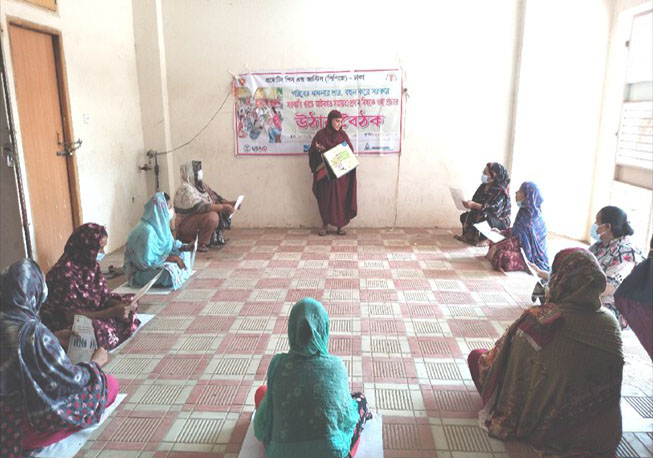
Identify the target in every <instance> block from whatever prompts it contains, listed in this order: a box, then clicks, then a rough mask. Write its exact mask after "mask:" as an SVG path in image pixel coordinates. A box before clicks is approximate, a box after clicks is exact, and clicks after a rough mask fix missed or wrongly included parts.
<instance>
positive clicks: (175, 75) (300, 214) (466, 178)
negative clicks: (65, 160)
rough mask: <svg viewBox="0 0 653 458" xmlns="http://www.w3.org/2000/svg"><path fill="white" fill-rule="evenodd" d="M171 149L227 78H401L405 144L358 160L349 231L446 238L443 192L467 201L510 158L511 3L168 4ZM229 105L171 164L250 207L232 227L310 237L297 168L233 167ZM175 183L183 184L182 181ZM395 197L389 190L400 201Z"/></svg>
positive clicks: (250, 161) (305, 177)
mask: <svg viewBox="0 0 653 458" xmlns="http://www.w3.org/2000/svg"><path fill="white" fill-rule="evenodd" d="M162 4H163V21H164V39H165V55H166V61H167V62H166V67H167V77H168V97H169V103H170V105H169V106H170V126H171V139H172V144H173V146H176V145H179V144H181V143H183V142H185V141H187V140H188V139H189V138H191V137H192V136H193V135H194V134H195V133H196V132H197V131H198V130H199V129H200V128H201V127H202V126H203V125H204V124H205V123H206V121H207V120H208V119H209V117H210V116H211V115H212V114H213V113H214V112H215V110H216V109H217V106H218V105H219V104H220V103H221V102H222V100H223V98H224V96H225V94H226V93H227V92H228V91H229V90H230V79H231V76H230V75H229V73H228V71H232V72H241V71H244V70H246V69H250V70H262V69H292V68H348V67H351V68H353V67H356V68H388V67H393V66H398V65H401V66H402V67H403V69H404V71H405V75H406V78H405V80H404V86H405V87H406V88H407V89H408V94H409V96H410V97H409V98H408V99H407V100H405V104H404V107H405V113H406V119H405V123H404V126H405V130H404V141H403V145H402V149H403V154H402V157H401V166H400V171H399V177H398V179H397V170H398V166H399V164H398V158H397V157H396V156H389V157H363V158H362V161H361V162H362V163H361V167H360V168H359V172H358V191H359V193H358V202H359V216H358V217H357V218H356V219H355V220H354V222H353V224H355V225H358V226H391V225H393V223H394V220H395V211H397V215H398V218H397V224H398V225H399V226H436V225H439V226H455V225H458V224H459V223H458V220H457V218H458V212H457V211H456V210H455V209H454V207H453V205H452V204H451V202H450V201H451V198H450V196H449V192H448V188H447V185H448V184H450V183H451V184H456V185H459V186H463V187H464V188H465V189H466V190H467V191H468V193H469V195H470V197H471V193H473V191H474V190H475V188H476V187H477V186H478V184H479V177H480V174H481V171H482V169H483V167H484V165H485V163H486V162H488V161H500V162H506V160H507V159H508V155H509V150H510V138H511V133H510V116H511V113H510V108H511V103H512V77H513V69H514V64H513V53H514V49H515V45H516V40H515V34H516V30H517V23H518V20H517V17H516V16H517V14H516V13H517V10H518V5H519V2H518V1H514V2H484V1H481V0H475V1H467V2H454V1H446V2H430V3H429V5H428V8H427V7H426V6H425V4H424V3H423V2H417V1H407V2H402V3H401V4H399V3H397V2H396V1H390V0H383V1H371V0H365V1H356V2H346V1H341V0H336V1H331V2H329V3H327V4H319V5H316V4H315V3H314V2H306V1H302V0H281V1H275V2H261V1H256V0H243V1H238V2H231V1H226V0H215V1H202V0H191V1H182V0H166V1H165V2H163V3H162ZM232 110H233V99H232V98H231V97H230V98H229V100H228V102H227V104H226V105H225V108H224V109H223V111H222V112H221V113H220V114H219V115H218V117H217V118H216V119H215V121H214V122H213V123H212V124H211V125H210V126H209V128H208V129H207V130H206V131H205V132H204V133H203V134H202V135H201V136H200V137H199V138H198V139H197V140H196V141H195V142H194V143H192V144H191V145H189V146H188V147H186V148H184V149H182V150H181V152H180V154H177V155H176V156H175V157H174V161H175V165H178V164H179V163H180V162H183V161H187V160H191V159H194V158H198V159H200V160H202V161H203V163H204V169H205V175H204V176H205V180H206V181H207V182H208V183H209V184H210V185H211V186H212V187H213V188H214V189H216V190H217V191H218V192H220V193H222V194H223V195H225V196H229V197H231V196H235V195H236V194H237V193H245V194H246V195H247V200H246V205H245V207H244V209H243V211H242V213H241V214H240V215H239V216H238V219H237V220H234V221H237V223H236V224H238V225H239V226H317V225H318V224H319V214H318V211H317V206H316V203H315V198H314V197H313V195H312V193H311V174H310V171H309V168H308V159H307V158H306V157H282V158H275V157H235V156H234V133H233V111H232ZM175 179H176V180H177V183H178V180H179V176H178V173H176V174H175ZM397 183H398V189H397Z"/></svg>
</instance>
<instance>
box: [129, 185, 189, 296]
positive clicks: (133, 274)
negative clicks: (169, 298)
mask: <svg viewBox="0 0 653 458" xmlns="http://www.w3.org/2000/svg"><path fill="white" fill-rule="evenodd" d="M173 216H174V210H173V209H172V208H171V207H170V197H169V196H168V195H167V194H165V193H163V192H157V193H156V194H154V196H152V198H151V199H150V200H149V201H148V202H147V203H146V204H145V211H144V212H143V216H141V221H140V222H139V223H138V224H137V225H136V227H134V229H132V230H131V232H130V233H129V237H127V245H126V246H125V273H126V274H127V279H128V281H129V284H130V285H132V286H143V285H145V284H146V283H147V282H149V281H150V280H151V279H152V278H154V276H155V275H156V274H158V273H159V271H160V270H161V269H163V274H162V275H161V276H160V277H159V279H158V280H157V281H156V283H155V285H154V286H159V287H164V288H172V289H178V288H180V287H181V286H182V285H183V284H184V283H185V282H186V280H188V278H189V277H190V276H191V273H192V272H193V270H192V269H193V266H192V265H191V256H190V251H193V246H192V244H186V245H184V244H183V243H181V242H180V241H179V240H175V239H174V237H173V236H172V232H171V231H170V221H171V220H172V218H173Z"/></svg>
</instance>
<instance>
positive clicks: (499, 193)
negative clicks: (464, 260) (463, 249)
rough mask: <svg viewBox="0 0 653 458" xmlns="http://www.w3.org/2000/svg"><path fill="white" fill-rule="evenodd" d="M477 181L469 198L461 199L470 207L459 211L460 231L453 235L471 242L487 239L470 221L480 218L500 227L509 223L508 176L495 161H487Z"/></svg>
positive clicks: (474, 221) (477, 221)
mask: <svg viewBox="0 0 653 458" xmlns="http://www.w3.org/2000/svg"><path fill="white" fill-rule="evenodd" d="M481 181H482V183H481V185H480V186H479V187H478V189H477V190H476V192H475V193H474V196H473V197H472V200H467V201H465V202H463V205H464V206H465V208H468V209H469V210H470V211H468V212H466V213H463V214H462V215H460V222H461V223H462V225H463V233H462V235H456V236H455V238H456V239H457V240H460V241H461V242H465V243H469V244H471V245H477V246H485V245H488V244H489V240H487V239H486V238H485V237H484V236H483V235H482V234H481V233H480V232H479V231H478V230H477V229H476V228H475V227H474V224H476V223H480V222H482V221H487V223H488V224H489V225H490V227H492V228H496V229H499V230H504V229H507V228H509V227H510V194H509V193H510V176H509V175H508V171H507V170H506V169H505V167H504V166H503V165H501V164H499V163H498V162H488V163H487V165H486V166H485V168H484V169H483V174H482V175H481Z"/></svg>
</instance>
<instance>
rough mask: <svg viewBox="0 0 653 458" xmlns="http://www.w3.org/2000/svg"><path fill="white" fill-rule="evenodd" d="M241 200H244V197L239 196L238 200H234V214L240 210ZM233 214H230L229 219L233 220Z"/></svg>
mask: <svg viewBox="0 0 653 458" xmlns="http://www.w3.org/2000/svg"><path fill="white" fill-rule="evenodd" d="M243 200H245V196H244V195H240V196H238V199H236V205H234V213H236V211H237V210H238V209H239V208H240V206H241V205H242V204H243ZM234 213H232V214H231V215H229V219H231V218H233V216H234Z"/></svg>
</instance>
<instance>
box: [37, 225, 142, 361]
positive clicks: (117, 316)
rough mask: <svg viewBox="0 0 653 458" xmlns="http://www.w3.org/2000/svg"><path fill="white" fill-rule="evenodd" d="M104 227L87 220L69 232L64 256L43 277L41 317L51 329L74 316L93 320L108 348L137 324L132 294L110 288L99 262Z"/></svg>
mask: <svg viewBox="0 0 653 458" xmlns="http://www.w3.org/2000/svg"><path fill="white" fill-rule="evenodd" d="M107 237H108V236H107V230H106V229H105V228H104V226H100V225H99V224H94V223H87V224H84V225H82V226H80V227H79V228H77V229H76V230H75V232H73V233H72V235H71V236H70V238H69V239H68V242H67V243H66V247H65V248H64V253H63V255H62V256H61V257H60V258H59V260H58V261H57V263H56V264H55V265H54V266H53V267H52V269H50V272H48V275H47V277H46V279H47V282H48V290H49V292H50V294H49V296H48V300H47V302H46V303H45V305H44V306H43V310H42V311H41V320H42V321H43V323H44V324H45V325H46V326H47V327H48V328H50V329H51V330H52V331H59V330H62V329H70V328H71V327H72V324H73V319H74V317H75V315H84V316H86V317H88V318H90V319H91V320H93V328H94V329H95V338H96V340H97V344H98V347H102V348H104V349H106V350H111V349H113V348H115V347H117V346H118V345H119V344H120V343H122V342H124V341H125V340H127V339H128V338H129V337H130V336H131V335H132V334H133V333H134V331H135V330H136V329H138V325H139V324H140V320H139V319H138V318H137V317H136V314H137V311H138V307H137V304H133V305H132V303H131V298H132V297H133V296H132V295H124V296H121V295H120V294H114V293H112V292H111V291H110V290H109V287H108V286H107V282H106V280H105V279H104V275H102V270H101V269H100V264H99V263H98V261H99V260H100V259H102V258H103V257H104V247H105V246H106V244H107Z"/></svg>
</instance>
